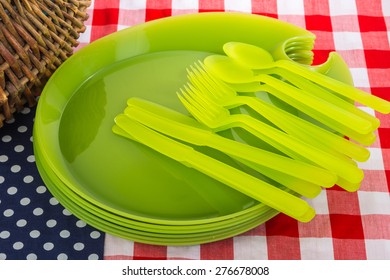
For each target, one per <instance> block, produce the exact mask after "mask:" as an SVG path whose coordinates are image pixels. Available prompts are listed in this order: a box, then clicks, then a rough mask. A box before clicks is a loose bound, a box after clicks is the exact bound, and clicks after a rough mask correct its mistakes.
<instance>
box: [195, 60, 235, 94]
mask: <svg viewBox="0 0 390 280" xmlns="http://www.w3.org/2000/svg"><path fill="white" fill-rule="evenodd" d="M191 69H192V70H193V73H192V75H191V78H192V79H193V80H194V81H198V82H200V83H202V84H203V85H204V87H205V88H206V89H207V90H208V92H210V93H211V94H213V95H214V96H217V97H220V98H225V97H226V96H236V95H237V93H236V91H235V90H233V89H232V88H231V87H229V86H228V85H227V84H226V83H224V82H223V81H222V80H219V79H218V78H217V77H214V76H213V75H211V74H210V73H209V72H208V71H207V70H206V66H205V65H204V64H203V63H202V62H201V61H198V63H195V64H194V66H191Z"/></svg>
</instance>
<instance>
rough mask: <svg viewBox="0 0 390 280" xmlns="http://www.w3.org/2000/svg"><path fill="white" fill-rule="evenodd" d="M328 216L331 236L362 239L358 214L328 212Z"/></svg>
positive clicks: (360, 221) (361, 227)
mask: <svg viewBox="0 0 390 280" xmlns="http://www.w3.org/2000/svg"><path fill="white" fill-rule="evenodd" d="M329 216H330V224H331V226H332V236H333V238H338V239H364V233H363V226H362V219H361V217H360V216H355V215H346V214H330V215H329Z"/></svg>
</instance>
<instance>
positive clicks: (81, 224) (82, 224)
mask: <svg viewBox="0 0 390 280" xmlns="http://www.w3.org/2000/svg"><path fill="white" fill-rule="evenodd" d="M86 225H87V224H86V223H85V222H84V221H82V220H78V221H77V222H76V226H77V227H79V228H83V227H85V226H86Z"/></svg>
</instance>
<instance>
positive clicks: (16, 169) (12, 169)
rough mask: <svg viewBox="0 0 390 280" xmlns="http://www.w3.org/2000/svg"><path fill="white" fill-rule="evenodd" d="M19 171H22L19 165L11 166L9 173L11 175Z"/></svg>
mask: <svg viewBox="0 0 390 280" xmlns="http://www.w3.org/2000/svg"><path fill="white" fill-rule="evenodd" d="M20 170H22V168H21V167H20V165H12V166H11V171H12V172H13V173H18V172H19V171H20Z"/></svg>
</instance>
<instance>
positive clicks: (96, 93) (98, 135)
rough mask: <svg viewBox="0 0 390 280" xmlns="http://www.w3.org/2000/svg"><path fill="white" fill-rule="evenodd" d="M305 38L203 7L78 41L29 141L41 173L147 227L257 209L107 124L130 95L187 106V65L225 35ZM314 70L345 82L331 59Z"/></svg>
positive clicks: (263, 42)
mask: <svg viewBox="0 0 390 280" xmlns="http://www.w3.org/2000/svg"><path fill="white" fill-rule="evenodd" d="M302 36H303V37H308V38H314V35H313V34H311V33H309V32H308V31H306V30H303V29H301V28H298V27H295V26H293V25H291V24H287V23H284V22H282V21H278V20H276V19H272V18H267V17H262V16H257V15H249V14H241V13H202V14H193V15H185V16H176V17H170V18H165V19H161V20H156V21H152V22H148V23H145V24H142V25H138V26H135V27H132V28H128V29H125V30H122V31H120V32H117V33H114V34H111V35H109V36H107V37H105V38H103V39H100V40H98V41H96V42H94V43H92V44H90V45H88V46H86V47H84V48H83V49H81V50H80V51H78V52H77V53H75V54H74V55H73V56H72V57H71V58H69V59H68V60H67V61H66V62H65V63H63V65H61V67H60V68H59V69H58V70H57V71H56V72H55V73H54V75H53V76H52V77H51V79H50V80H49V82H48V83H47V85H46V87H45V89H44V91H43V93H42V95H41V97H40V100H39V104H38V107H37V114H36V118H35V126H34V144H35V145H37V146H38V150H39V152H40V158H41V159H42V160H41V161H42V162H41V165H42V168H41V170H43V171H46V172H47V171H48V170H50V172H52V173H53V174H55V176H57V177H58V179H59V180H60V181H61V182H62V183H63V185H61V186H57V187H58V188H59V189H61V191H62V193H63V194H65V195H66V194H70V192H71V193H75V194H76V195H77V196H79V197H81V198H82V199H84V200H86V201H87V202H88V203H89V204H90V205H94V206H96V207H98V209H100V211H101V213H102V214H104V213H105V212H110V213H113V214H115V215H118V216H121V217H125V218H128V219H133V220H136V221H141V222H145V223H153V224H160V225H199V224H207V223H212V222H218V221H224V220H226V219H230V218H233V217H237V216H240V215H242V214H243V213H247V212H250V211H256V209H258V207H262V205H261V204H259V203H258V202H256V201H254V200H253V199H251V198H249V197H247V196H245V195H242V194H241V193H239V192H237V191H235V190H232V189H230V188H228V187H226V186H225V185H223V184H221V183H219V182H218V181H216V180H213V179H211V178H209V177H207V176H206V175H204V174H202V173H200V172H197V171H196V170H193V169H191V168H188V167H186V166H184V165H182V164H180V163H177V162H175V161H173V160H170V159H168V158H166V157H164V156H162V155H160V154H158V153H156V152H154V151H152V150H150V149H149V148H147V147H145V146H143V145H141V144H138V143H135V142H131V141H129V140H127V139H124V138H121V137H119V136H117V135H115V134H113V133H112V132H111V127H112V125H113V123H114V117H115V116H116V115H118V114H119V113H120V112H122V111H123V109H124V108H125V107H126V100H127V99H128V98H130V97H141V98H144V99H147V100H150V101H153V102H157V103H159V104H162V105H164V106H167V107H170V108H172V109H175V110H178V111H180V112H186V111H185V109H184V107H183V106H182V105H181V103H180V102H179V100H178V99H177V97H176V91H177V90H178V89H179V88H180V87H181V86H182V85H183V84H184V83H185V82H186V71H185V69H186V67H187V66H188V65H190V64H192V63H193V62H194V61H196V60H198V59H202V58H204V57H205V56H207V55H209V54H210V53H222V46H223V44H224V43H226V42H228V41H242V42H246V43H251V44H255V45H258V46H261V47H263V48H265V49H267V50H269V51H271V52H274V53H276V52H275V50H278V49H280V48H281V46H283V44H284V42H286V41H287V40H288V39H291V38H294V37H302ZM278 53H280V52H278ZM279 58H288V57H283V53H281V54H280V57H279ZM318 69H320V70H321V71H326V74H327V75H330V76H334V77H341V79H349V78H350V76H349V71H348V68H347V67H346V65H345V63H344V62H343V61H342V59H341V58H340V57H338V56H337V55H333V56H331V58H330V59H329V60H328V62H326V63H325V64H324V65H321V66H319V68H318ZM231 164H235V163H234V162H232V163H231ZM64 197H65V196H64ZM59 200H60V202H61V199H59ZM83 213H84V212H81V213H80V214H83Z"/></svg>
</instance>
